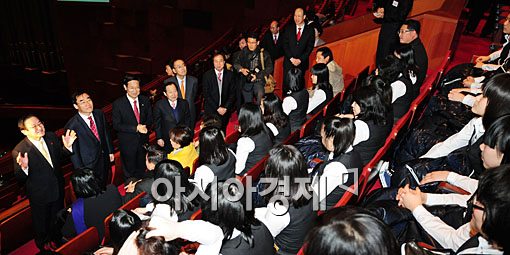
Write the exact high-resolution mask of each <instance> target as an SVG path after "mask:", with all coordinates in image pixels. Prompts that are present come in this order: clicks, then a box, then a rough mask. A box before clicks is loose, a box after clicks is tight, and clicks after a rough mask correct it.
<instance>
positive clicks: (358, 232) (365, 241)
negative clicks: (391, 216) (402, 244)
mask: <svg viewBox="0 0 510 255" xmlns="http://www.w3.org/2000/svg"><path fill="white" fill-rule="evenodd" d="M334 209H336V210H332V211H328V212H326V213H325V214H324V215H321V217H322V218H326V222H323V223H321V224H320V225H318V226H317V227H315V228H314V229H312V231H310V232H309V233H308V236H307V239H306V240H307V245H306V246H305V249H304V254H305V255H315V254H321V255H336V254H342V255H389V254H393V255H396V254H400V251H399V248H398V244H397V240H396V239H395V236H394V235H393V233H392V232H391V230H390V229H389V228H388V227H387V226H386V225H385V224H384V223H383V222H382V221H381V220H379V219H378V218H376V217H374V216H372V215H370V214H369V213H367V212H365V211H364V210H363V209H362V208H356V207H349V206H346V207H339V208H334ZM331 214H332V215H331ZM330 215H331V216H330Z"/></svg>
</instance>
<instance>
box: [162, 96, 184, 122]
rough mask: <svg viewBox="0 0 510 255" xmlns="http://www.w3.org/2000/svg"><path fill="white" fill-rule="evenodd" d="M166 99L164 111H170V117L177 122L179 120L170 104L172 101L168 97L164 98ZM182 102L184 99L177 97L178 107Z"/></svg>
mask: <svg viewBox="0 0 510 255" xmlns="http://www.w3.org/2000/svg"><path fill="white" fill-rule="evenodd" d="M164 100H165V104H164V105H165V106H164V107H165V108H166V109H164V111H163V112H168V115H169V116H170V118H172V119H173V120H174V122H177V120H176V119H175V116H174V113H173V110H172V106H171V105H170V101H168V99H164ZM181 103H182V101H180V100H179V98H177V109H179V105H180V104H181Z"/></svg>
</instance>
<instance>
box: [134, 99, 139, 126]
mask: <svg viewBox="0 0 510 255" xmlns="http://www.w3.org/2000/svg"><path fill="white" fill-rule="evenodd" d="M133 111H134V112H135V118H136V122H138V123H140V112H139V111H138V106H137V105H136V100H135V101H133Z"/></svg>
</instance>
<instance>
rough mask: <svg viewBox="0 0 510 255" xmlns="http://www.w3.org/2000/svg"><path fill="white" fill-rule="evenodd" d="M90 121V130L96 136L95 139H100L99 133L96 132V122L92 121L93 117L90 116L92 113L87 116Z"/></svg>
mask: <svg viewBox="0 0 510 255" xmlns="http://www.w3.org/2000/svg"><path fill="white" fill-rule="evenodd" d="M89 121H90V130H92V133H94V135H95V136H96V138H97V140H99V141H101V139H100V138H99V133H98V132H97V128H96V123H94V119H93V118H92V115H91V116H89Z"/></svg>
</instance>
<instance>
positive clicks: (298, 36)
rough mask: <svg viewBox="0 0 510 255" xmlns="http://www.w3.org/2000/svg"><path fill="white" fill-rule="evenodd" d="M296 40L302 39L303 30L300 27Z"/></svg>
mask: <svg viewBox="0 0 510 255" xmlns="http://www.w3.org/2000/svg"><path fill="white" fill-rule="evenodd" d="M296 39H297V40H298V41H299V39H301V28H300V27H299V28H298V32H297V35H296Z"/></svg>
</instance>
